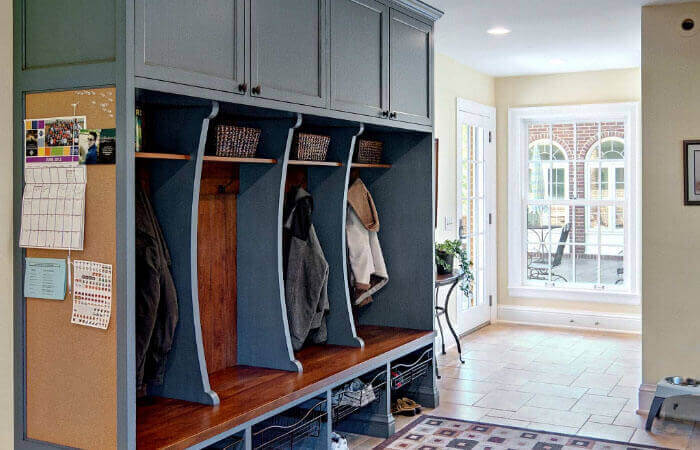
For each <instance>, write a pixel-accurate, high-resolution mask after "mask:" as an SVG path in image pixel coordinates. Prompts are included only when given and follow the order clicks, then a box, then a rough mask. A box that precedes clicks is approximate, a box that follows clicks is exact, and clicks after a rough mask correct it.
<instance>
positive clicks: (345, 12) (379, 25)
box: [330, 0, 389, 117]
mask: <svg viewBox="0 0 700 450" xmlns="http://www.w3.org/2000/svg"><path fill="white" fill-rule="evenodd" d="M330 28H331V33H330V41H331V43H330V49H331V50H330V53H331V55H330V57H331V94H330V95H331V108H332V109H335V110H338V111H346V112H353V113H358V114H366V115H371V116H378V117H388V115H389V89H388V87H389V71H388V67H389V7H388V6H387V5H386V4H384V3H380V2H378V1H376V0H331V1H330Z"/></svg>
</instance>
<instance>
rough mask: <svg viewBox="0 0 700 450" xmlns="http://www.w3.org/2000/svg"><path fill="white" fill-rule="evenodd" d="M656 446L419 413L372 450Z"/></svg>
mask: <svg viewBox="0 0 700 450" xmlns="http://www.w3.org/2000/svg"><path fill="white" fill-rule="evenodd" d="M450 448H454V449H468V450H472V449H479V450H492V449H493V450H496V449H527V450H529V449H533V450H562V449H566V450H568V449H574V448H577V449H595V450H634V449H649V448H651V449H659V448H661V447H649V446H646V445H636V444H627V443H624V442H616V441H607V440H604V439H593V438H586V437H581V436H572V435H569V434H559V433H549V432H544V431H535V430H528V429H525V428H517V427H507V426H504V425H493V424H489V423H481V422H468V421H464V420H456V419H448V418H443V417H435V416H421V417H419V418H418V419H416V420H415V421H414V422H412V423H411V424H409V425H408V426H406V427H405V428H404V429H403V430H401V431H400V432H398V433H396V434H395V435H394V436H392V437H391V438H389V439H388V440H386V441H384V442H382V443H381V444H379V445H378V446H376V447H375V449H411V450H439V449H450Z"/></svg>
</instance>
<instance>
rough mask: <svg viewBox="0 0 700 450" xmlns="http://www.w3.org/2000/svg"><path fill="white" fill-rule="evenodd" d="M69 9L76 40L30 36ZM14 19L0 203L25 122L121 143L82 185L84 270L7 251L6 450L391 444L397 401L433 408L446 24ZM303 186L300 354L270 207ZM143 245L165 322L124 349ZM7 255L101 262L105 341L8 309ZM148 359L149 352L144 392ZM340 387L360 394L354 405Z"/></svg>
mask: <svg viewBox="0 0 700 450" xmlns="http://www.w3.org/2000/svg"><path fill="white" fill-rule="evenodd" d="M85 8H88V9H89V11H91V12H92V14H91V20H89V21H87V22H85V23H84V24H83V25H84V26H83V27H82V28H81V32H80V33H75V32H74V30H73V29H71V28H70V27H67V26H63V25H60V24H59V25H55V26H48V25H49V22H50V21H48V19H49V18H51V17H54V16H59V15H61V14H64V13H65V10H66V9H68V10H77V11H80V10H84V9H85ZM14 11H15V13H14V14H15V18H14V21H15V80H14V86H15V88H14V89H15V92H14V95H15V112H14V119H15V123H16V129H15V131H16V132H15V138H14V139H15V140H14V150H15V155H16V158H15V165H14V169H15V172H14V173H15V178H14V180H15V181H14V194H15V202H16V204H21V199H22V193H23V190H24V169H25V167H24V165H25V159H24V154H23V153H24V145H25V142H24V140H25V138H24V128H23V127H24V125H23V123H24V122H23V121H24V120H25V119H41V118H46V117H61V116H75V115H79V116H85V118H86V121H87V126H88V127H89V128H93V127H94V128H110V127H112V128H116V143H117V145H116V164H113V165H109V164H108V165H94V166H87V167H86V171H87V172H86V173H87V183H86V190H85V226H84V248H83V250H79V251H72V252H71V254H70V255H69V252H67V251H64V250H51V249H37V248H27V249H26V250H25V251H23V252H17V256H16V260H15V267H14V275H15V286H16V290H15V348H16V351H15V355H16V364H15V368H16V369H15V383H16V389H15V390H16V398H15V408H16V414H15V417H16V421H15V430H16V431H15V433H16V435H15V444H16V448H18V449H43V448H55V447H56V446H59V447H75V448H96V449H103V448H104V449H108V448H115V449H116V448H118V449H133V448H138V449H165V448H169V449H174V448H207V447H210V446H213V447H212V448H231V449H234V448H240V449H254V448H313V449H326V448H330V445H331V433H332V432H333V431H336V430H337V431H342V432H352V433H358V434H367V435H372V436H378V437H388V436H390V435H391V434H393V432H394V419H393V417H392V414H391V407H390V405H391V400H392V398H393V397H396V396H399V395H407V394H409V395H410V396H411V398H413V399H415V400H416V401H418V402H419V403H421V404H423V405H425V406H428V407H435V406H437V404H438V390H437V386H436V382H435V380H436V373H435V361H434V359H433V351H432V349H433V341H434V322H433V320H434V316H433V314H434V309H433V306H434V300H433V292H432V286H433V282H434V272H433V270H434V269H433V244H434V238H433V233H434V207H435V205H434V149H433V134H432V133H433V120H434V118H433V24H434V22H435V21H436V20H437V19H439V17H440V16H441V15H442V13H441V12H440V11H438V10H436V9H434V8H432V7H430V6H429V5H427V4H425V3H422V2H421V1H418V0H293V1H289V0H205V1H189V0H176V1H173V0H130V1H119V0H98V1H91V2H84V1H82V0H69V1H66V2H33V1H29V0H15V9H14ZM104 99H111V100H104ZM93 100H95V101H94V102H93ZM105 105H106V106H105ZM366 152H369V153H366ZM368 155H369V156H368ZM357 179H360V180H361V181H362V183H363V185H364V186H365V187H366V190H367V192H369V193H370V194H371V198H372V201H373V207H376V212H378V217H379V224H380V225H379V226H378V227H375V228H373V230H374V232H376V238H377V241H378V242H379V243H380V244H381V253H382V256H383V262H384V263H385V266H386V274H384V275H385V276H386V278H387V279H388V281H386V280H384V281H386V282H385V283H384V282H382V286H381V289H378V290H376V292H372V293H371V301H366V302H362V303H363V304H362V305H355V304H354V303H355V302H354V301H353V299H354V298H355V295H356V294H355V293H354V291H353V289H355V288H356V287H357V284H354V285H353V283H352V282H351V278H352V268H351V267H350V266H349V264H348V243H347V237H346V223H347V220H348V190H349V188H350V187H351V186H352V184H353V182H355V180H357ZM302 189H303V191H304V192H307V193H308V195H309V197H308V199H311V200H309V201H311V202H312V208H310V209H306V210H304V211H305V214H306V213H308V218H309V219H310V222H309V223H305V224H304V230H306V231H308V229H309V228H308V226H309V225H310V224H312V225H313V236H314V238H315V239H317V244H318V246H320V248H321V249H322V254H323V259H324V260H325V263H326V266H324V267H325V268H326V269H327V270H325V271H324V272H323V273H324V274H325V275H324V276H323V280H322V281H323V289H324V295H325V297H324V298H325V299H326V302H327V303H324V305H325V306H324V309H323V311H322V312H323V313H322V314H321V315H319V316H315V317H314V322H315V323H316V322H318V320H322V321H323V339H312V338H309V339H306V340H305V341H304V339H303V338H302V339H301V340H293V339H292V334H291V333H292V331H293V330H291V329H290V316H289V314H291V312H290V311H288V306H289V305H288V302H287V297H288V296H289V295H290V294H289V293H287V294H286V293H285V283H286V282H288V281H289V280H288V279H287V276H288V272H286V271H285V269H286V267H287V266H286V263H287V262H288V261H286V258H287V257H288V256H287V255H288V252H287V249H286V248H285V239H287V238H288V236H287V235H286V233H288V232H289V231H290V230H292V231H293V232H296V231H295V230H296V229H294V230H293V229H292V228H291V227H290V226H286V225H285V223H286V222H287V221H288V220H287V219H289V216H288V212H289V208H288V207H289V204H288V203H286V201H285V200H286V199H288V198H289V197H291V196H290V195H289V193H290V192H292V193H295V192H298V191H299V190H302ZM144 198H147V202H146V203H147V204H148V207H147V208H145V209H144V207H143V205H144V204H145V203H144ZM297 199H302V200H304V201H306V200H307V197H303V198H302V197H297ZM17 202H19V203H17ZM144 210H147V211H148V213H147V214H148V217H149V220H148V221H147V223H146V224H145V225H144V222H143V221H142V218H143V214H144V212H143V211H144ZM302 222H303V221H302ZM143 226H147V227H151V226H155V228H153V229H154V230H155V229H157V232H154V233H155V236H157V237H158V239H159V240H158V241H157V243H155V244H154V243H153V242H151V244H152V245H155V246H156V247H157V248H158V249H160V250H159V251H160V253H159V256H160V257H161V258H159V259H154V260H153V261H158V262H159V264H161V265H160V266H159V268H160V269H163V268H165V270H166V271H167V272H168V273H169V278H168V279H170V278H171V280H172V283H171V284H172V286H171V287H172V289H174V291H175V293H176V295H175V296H174V297H173V296H172V290H171V289H170V287H169V286H170V281H164V283H166V284H167V286H166V288H167V289H166V294H167V295H164V296H163V298H162V299H160V300H159V301H160V302H161V303H162V307H163V308H165V306H166V303H167V305H168V308H169V309H167V315H166V317H168V320H166V321H161V322H158V321H160V320H161V319H162V317H158V318H157V319H156V318H153V319H154V320H156V322H157V323H156V324H155V325H154V322H153V321H151V322H149V323H150V325H149V326H150V327H151V328H149V330H151V329H152V328H154V327H155V328H158V327H161V326H162V328H158V330H159V331H158V332H153V331H152V330H151V331H149V332H148V333H149V334H148V338H147V339H146V340H145V341H143V342H141V341H139V339H141V338H142V336H143V334H142V333H143V324H142V323H143V320H141V318H142V316H140V315H142V314H143V310H142V309H141V305H140V304H139V302H140V301H142V300H141V297H140V295H142V293H141V286H142V282H143V278H142V277H143V276H144V271H145V269H143V267H144V257H143V256H142V255H143V254H144V252H143V251H142V250H143V248H142V247H139V246H141V245H143V242H142V241H143V239H142V238H143V236H142V235H141V234H139V233H141V230H142V228H143ZM20 227H21V211H16V212H15V230H16V233H15V234H16V236H18V233H19V229H20ZM149 229H150V228H149ZM285 230H286V231H285ZM295 236H297V235H296V234H295ZM302 236H304V239H306V235H305V234H304V233H302ZM16 239H18V237H16ZM15 245H16V246H17V247H18V248H19V241H18V240H17V241H16V242H15ZM156 247H153V248H156ZM25 257H45V258H71V259H72V260H78V259H81V260H82V259H88V260H94V261H99V262H103V263H108V264H112V266H113V268H114V270H113V275H112V277H113V278H112V285H113V291H112V305H111V308H112V310H111V318H110V320H109V326H108V327H107V329H106V330H101V329H95V328H87V327H79V326H77V325H75V324H72V323H71V321H70V314H71V303H72V297H71V293H70V291H69V292H68V294H67V295H66V298H65V299H64V300H63V301H55V300H45V299H38V298H28V297H25V296H24V291H23V289H22V282H21V281H22V280H23V276H24V269H25ZM168 302H169V303H168ZM151 306H153V308H156V309H155V310H157V308H158V307H160V306H161V304H160V303H159V304H157V305H156V304H154V305H151ZM155 310H154V311H155ZM157 311H161V310H157ZM158 313H159V314H160V312H158ZM153 314H155V313H153ZM173 314H174V316H173ZM172 319H175V320H174V321H173V320H172ZM295 320H296V318H295ZM295 325H296V322H295ZM313 326H317V324H316V325H313ZM313 326H312V328H313ZM168 327H170V328H168ZM163 330H165V331H163ZM153 333H156V334H157V336H156V334H153ZM158 333H165V334H164V335H165V338H163V336H164V335H163V334H158ZM310 335H313V333H311V334H310ZM303 336H306V334H304V335H303ZM144 342H145V344H144ZM293 342H294V345H293ZM149 345H152V346H158V345H160V346H165V347H167V348H165V358H164V360H163V364H162V366H157V367H158V369H160V370H161V373H159V374H156V375H154V372H153V371H152V370H151V369H152V368H153V367H152V364H154V363H153V358H155V360H158V358H159V357H160V356H155V357H154V356H153V355H152V354H151V353H149V352H151V351H153V349H152V347H150V346H149ZM144 346H145V347H144ZM295 348H296V349H297V350H295ZM144 349H146V350H144ZM161 350H163V349H162V348H161ZM137 351H138V352H140V353H139V354H143V353H144V351H145V352H146V354H147V356H146V357H145V358H146V363H143V357H137V356H138V355H137ZM149 358H151V359H149ZM137 361H139V363H138V364H137ZM149 361H150V362H149ZM144 364H145V366H146V370H145V374H146V375H145V376H143V373H142V371H140V369H139V367H137V366H143V365H144ZM156 365H157V364H156ZM137 373H138V374H139V377H138V379H139V382H137ZM161 375H162V376H161ZM356 379H358V380H361V382H362V385H363V386H366V387H368V388H367V389H364V390H363V391H361V394H360V395H361V396H364V395H367V396H368V397H361V398H360V399H359V400H358V399H356V398H350V397H352V395H354V393H352V392H350V391H349V390H348V389H349V388H348V386H350V385H351V384H352V382H353V381H354V380H356ZM348 396H350V397H348ZM348 398H350V399H348ZM368 398H369V399H370V400H367V399H368ZM365 400H367V401H365Z"/></svg>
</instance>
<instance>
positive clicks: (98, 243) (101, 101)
mask: <svg viewBox="0 0 700 450" xmlns="http://www.w3.org/2000/svg"><path fill="white" fill-rule="evenodd" d="M114 97H115V89H114V88H101V89H90V90H79V91H62V92H49V93H37V94H28V95H27V96H26V117H27V118H28V119H39V118H45V117H55V116H69V115H73V113H74V109H73V108H74V107H73V104H75V105H76V106H75V113H76V114H78V115H85V116H87V126H88V127H89V128H114V127H115V126H116V121H115V112H116V111H115V104H114ZM119 150H120V151H123V146H122V147H121V148H119ZM87 179H88V184H87V190H86V199H85V247H84V250H83V251H80V252H78V251H74V252H71V258H72V259H73V260H76V259H86V260H93V261H97V262H102V263H108V264H112V266H113V277H114V278H113V280H112V281H113V286H114V285H116V281H117V276H118V274H117V272H116V167H115V166H114V165H100V166H97V165H93V166H88V169H87ZM67 253H68V252H66V251H59V250H38V249H27V251H26V255H27V256H28V257H48V258H64V257H66V256H67ZM72 306H73V300H72V297H71V296H69V295H67V296H66V298H65V300H64V301H62V302H61V301H53V300H41V299H33V298H28V299H26V308H27V319H26V369H27V371H26V374H27V378H26V383H27V409H26V415H27V417H26V427H27V430H26V432H27V437H28V438H30V439H38V440H42V441H48V442H52V443H57V444H62V445H66V446H71V447H78V448H91V449H92V448H95V449H97V448H99V449H109V448H116V445H117V327H116V316H117V308H118V307H119V299H117V298H116V297H113V298H112V316H111V319H110V324H109V327H108V329H107V330H99V329H96V328H88V327H83V326H79V325H73V324H71V323H70V318H71V311H72Z"/></svg>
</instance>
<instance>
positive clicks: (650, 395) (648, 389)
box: [637, 384, 656, 414]
mask: <svg viewBox="0 0 700 450" xmlns="http://www.w3.org/2000/svg"><path fill="white" fill-rule="evenodd" d="M654 392H656V385H655V384H640V385H639V403H637V413H638V414H649V408H651V402H652V400H654Z"/></svg>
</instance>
